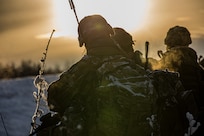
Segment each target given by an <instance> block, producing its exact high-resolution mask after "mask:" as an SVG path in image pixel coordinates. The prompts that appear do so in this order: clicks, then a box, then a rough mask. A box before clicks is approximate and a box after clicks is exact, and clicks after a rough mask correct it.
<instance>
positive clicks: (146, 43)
mask: <svg viewBox="0 0 204 136" xmlns="http://www.w3.org/2000/svg"><path fill="white" fill-rule="evenodd" d="M148 52H149V42H148V41H146V42H145V60H146V62H145V70H147V68H148V63H149V62H148Z"/></svg>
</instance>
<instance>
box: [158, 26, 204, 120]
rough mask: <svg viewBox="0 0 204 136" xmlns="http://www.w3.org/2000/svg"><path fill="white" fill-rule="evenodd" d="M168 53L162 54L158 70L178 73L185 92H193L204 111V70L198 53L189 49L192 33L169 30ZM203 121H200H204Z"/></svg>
mask: <svg viewBox="0 0 204 136" xmlns="http://www.w3.org/2000/svg"><path fill="white" fill-rule="evenodd" d="M164 43H165V44H166V45H167V47H166V50H167V51H166V52H165V53H163V54H162V58H161V60H160V61H159V62H158V63H159V64H158V65H157V68H156V69H161V70H162V69H163V70H165V69H167V70H169V71H173V72H178V73H179V77H180V80H181V82H182V84H183V86H184V88H185V90H191V91H192V93H193V95H194V98H195V101H196V103H197V106H198V108H199V110H200V111H202V109H203V106H204V101H203V99H204V97H203V96H204V90H203V88H204V86H203V83H204V82H203V77H202V74H201V73H202V71H203V69H202V68H201V67H200V65H199V64H198V61H197V59H198V58H197V54H196V51H195V50H193V49H192V48H190V47H189V45H190V44H191V43H192V40H191V37H190V32H189V31H188V29H187V28H185V27H182V26H174V27H172V28H170V29H169V31H168V32H167V36H166V38H165V40H164ZM202 120H203V119H199V121H201V122H203V121H202Z"/></svg>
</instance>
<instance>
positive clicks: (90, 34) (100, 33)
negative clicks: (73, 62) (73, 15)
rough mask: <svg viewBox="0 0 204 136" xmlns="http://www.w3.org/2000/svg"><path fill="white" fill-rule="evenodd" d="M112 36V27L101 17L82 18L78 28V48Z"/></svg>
mask: <svg viewBox="0 0 204 136" xmlns="http://www.w3.org/2000/svg"><path fill="white" fill-rule="evenodd" d="M111 34H114V32H113V29H112V27H111V26H110V25H109V24H108V22H107V21H106V20H105V18H103V17H102V16H101V15H90V16H86V17H84V18H83V19H82V20H81V21H80V22H79V26H78V40H79V45H80V47H81V46H83V44H86V43H88V42H90V41H92V40H96V39H99V38H104V37H110V35H111Z"/></svg>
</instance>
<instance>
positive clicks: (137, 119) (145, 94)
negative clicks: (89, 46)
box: [48, 56, 153, 136]
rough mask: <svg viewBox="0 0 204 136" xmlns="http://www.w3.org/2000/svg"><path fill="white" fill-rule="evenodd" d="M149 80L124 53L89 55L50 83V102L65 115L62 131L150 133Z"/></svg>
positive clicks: (79, 135) (83, 135)
mask: <svg viewBox="0 0 204 136" xmlns="http://www.w3.org/2000/svg"><path fill="white" fill-rule="evenodd" d="M82 69H83V71H81V70H82ZM148 80H149V78H148V77H147V76H146V74H145V71H144V70H143V69H142V68H141V67H136V68H132V67H131V66H130V62H129V61H128V60H126V58H125V57H119V56H115V57H112V56H110V57H105V58H103V59H101V58H96V57H88V56H87V57H84V58H83V59H82V60H81V61H80V62H78V63H77V64H76V65H74V66H73V67H72V68H71V69H70V70H69V71H67V72H65V73H63V74H62V75H61V77H60V80H59V81H57V82H55V83H53V84H52V85H51V86H50V89H49V90H48V93H49V95H48V102H49V105H50V107H53V108H52V109H51V110H53V111H57V112H59V113H60V114H61V115H62V116H63V120H62V124H61V127H62V128H64V130H63V131H61V132H62V133H65V134H67V135H75V136H95V135H97V136H110V135H111V136H126V135H128V136H134V135H135V134H140V135H149V134H151V132H153V131H152V128H151V126H150V125H149V121H148V120H147V118H151V115H153V113H152V103H153V99H152V97H151V95H153V90H152V89H153V88H152V85H151V82H149V81H148ZM59 91H60V92H59Z"/></svg>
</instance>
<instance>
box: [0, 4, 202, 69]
mask: <svg viewBox="0 0 204 136" xmlns="http://www.w3.org/2000/svg"><path fill="white" fill-rule="evenodd" d="M0 2H1V4H0V51H1V53H0V63H1V64H8V63H11V62H14V63H16V64H18V63H20V62H21V61H22V60H32V61H34V62H36V63H38V62H39V61H40V59H41V58H42V57H43V52H45V48H46V46H47V44H48V40H49V38H50V35H51V32H52V30H53V29H55V30H56V31H55V32H54V34H53V37H52V39H51V41H50V44H49V49H48V54H47V60H46V64H47V65H48V66H53V65H60V66H62V67H63V66H66V65H68V64H73V63H75V62H76V61H78V60H79V59H80V58H81V57H83V55H84V54H85V49H84V48H83V47H82V48H80V47H79V46H78V41H77V21H76V18H75V15H74V12H73V10H71V8H70V5H69V2H68V0H43V1H42V0H33V1H30V0H0ZM73 2H74V4H75V8H76V12H77V16H78V19H79V20H81V19H82V18H83V17H85V16H87V15H92V14H100V15H102V16H103V17H104V18H105V19H106V20H107V22H108V23H109V24H110V25H111V26H112V27H122V28H124V29H125V30H126V31H128V32H129V33H130V34H131V35H132V36H133V39H134V40H135V41H136V42H135V46H134V49H135V50H140V51H141V52H143V54H144V50H145V49H144V44H145V41H149V42H150V50H149V56H150V57H154V58H158V57H157V50H163V51H165V48H166V46H165V45H164V38H165V36H166V33H167V31H168V30H169V28H171V27H173V26H176V25H180V26H184V27H186V28H187V29H188V30H189V31H190V33H191V37H192V41H193V43H192V44H191V45H190V47H192V48H193V49H195V50H196V51H197V55H198V56H199V55H204V47H203V46H204V45H203V44H204V18H203V16H204V1H203V0H176V1H173V0H165V1H164V0H134V1H133V0H94V1H93V0H83V1H82V0H73Z"/></svg>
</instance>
